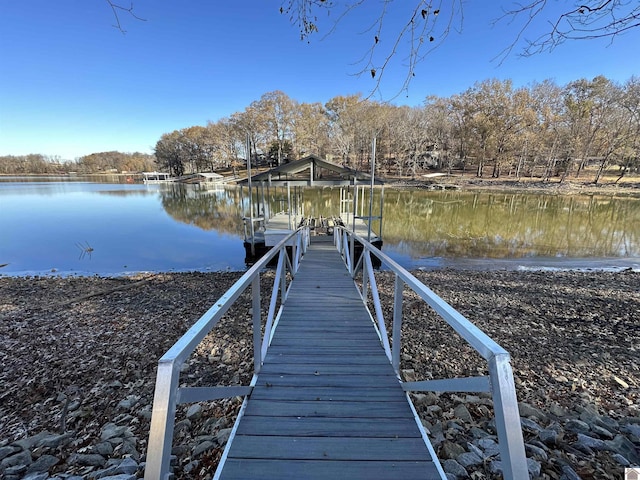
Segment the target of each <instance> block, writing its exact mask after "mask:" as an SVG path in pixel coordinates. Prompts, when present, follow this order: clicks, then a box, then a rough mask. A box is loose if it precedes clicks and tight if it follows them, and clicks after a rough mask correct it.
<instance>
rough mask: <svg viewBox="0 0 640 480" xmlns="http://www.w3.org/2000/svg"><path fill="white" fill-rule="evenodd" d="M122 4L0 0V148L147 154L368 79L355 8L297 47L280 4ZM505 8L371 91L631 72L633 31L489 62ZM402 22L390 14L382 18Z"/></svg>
mask: <svg viewBox="0 0 640 480" xmlns="http://www.w3.org/2000/svg"><path fill="white" fill-rule="evenodd" d="M406 1H409V2H410V0H397V2H396V3H398V4H401V3H402V2H406ZM368 2H369V5H372V6H375V5H377V3H376V1H375V0H368ZM122 3H123V4H127V5H128V2H127V1H126V0H124V1H123V2H122ZM443 3H447V2H446V1H445V2H443ZM559 3H564V2H549V8H551V9H557V8H558V4H559ZM133 4H134V9H135V12H136V13H137V15H139V16H140V17H142V18H144V19H145V20H146V21H144V22H142V21H137V20H135V19H132V18H130V17H128V16H127V15H126V14H125V13H121V20H122V23H123V27H124V28H125V29H126V31H127V33H126V34H124V35H123V34H122V33H120V32H119V31H118V30H117V29H115V28H113V23H114V19H113V15H112V13H111V10H110V8H109V6H108V4H107V3H106V2H105V1H104V0H82V1H80V0H57V1H51V0H20V1H17V2H14V1H8V0H4V1H0V155H25V154H28V153H42V154H46V155H56V156H60V157H61V158H63V159H74V158H76V157H79V156H82V155H87V154H90V153H93V152H100V151H107V150H120V151H123V152H133V151H142V152H148V153H151V152H152V151H153V147H154V145H155V143H156V142H157V140H158V139H159V138H160V135H162V134H163V133H166V132H170V131H172V130H175V129H179V128H184V127H189V126H192V125H205V124H206V123H207V121H208V120H212V121H216V120H218V119H220V118H222V117H225V116H229V115H231V114H232V113H234V112H238V111H242V110H243V109H244V108H245V107H246V106H247V105H249V104H250V103H251V102H252V101H254V100H258V99H259V98H260V97H261V96H262V95H263V94H264V93H266V92H270V91H273V90H282V91H284V92H285V93H287V94H288V95H289V96H290V97H292V98H294V99H296V100H298V101H300V102H322V103H325V102H326V101H327V100H329V99H330V98H332V97H334V96H336V95H346V94H353V93H362V94H364V95H367V94H369V93H370V92H371V90H372V88H373V87H374V86H375V83H374V81H373V80H372V79H371V77H370V76H369V75H362V76H357V75H355V73H357V72H358V70H359V67H358V65H357V61H358V60H359V59H360V58H361V57H362V55H364V54H365V53H366V50H367V48H368V47H369V46H370V44H371V43H370V42H371V39H372V35H373V34H372V33H371V32H370V31H369V32H367V31H366V25H367V22H368V21H369V20H367V19H366V18H363V15H364V14H363V13H358V14H356V15H352V16H350V17H347V18H346V19H345V20H344V21H343V22H341V23H340V24H339V25H338V28H337V29H336V30H335V32H334V33H333V34H332V35H330V36H328V37H326V38H323V35H322V34H318V35H316V36H314V37H312V38H311V43H307V42H301V41H300V37H299V32H298V30H297V28H296V27H295V26H292V25H291V24H290V23H289V21H288V18H287V17H286V16H285V15H281V14H280V13H279V11H278V10H279V8H280V1H279V0H248V1H244V2H241V1H235V2H218V1H216V2H214V1H207V2H205V1H194V0H180V1H178V0H171V1H170V0H134V3H133ZM510 4H511V2H510V0H506V1H504V2H500V3H499V2H486V1H485V2H482V1H480V0H477V1H467V2H465V3H464V23H463V28H462V32H461V33H460V34H458V33H452V34H450V35H449V37H448V38H447V39H446V40H445V41H444V43H443V44H442V45H441V46H440V47H439V48H438V49H437V50H435V51H434V52H432V53H431V54H430V55H429V56H428V57H427V58H426V60H425V61H424V62H422V63H421V64H420V66H419V68H418V69H417V70H416V77H415V79H414V80H413V82H412V83H411V86H410V89H409V92H408V93H402V94H401V95H399V96H397V97H396V94H397V93H398V91H399V89H400V88H401V86H402V82H403V80H404V77H405V75H406V69H405V68H404V67H403V66H402V57H401V56H398V57H396V61H395V62H394V63H392V65H391V67H390V69H389V70H388V71H387V72H386V74H385V77H384V79H383V83H382V85H381V90H380V95H382V97H379V96H378V97H374V98H377V99H380V98H382V99H390V98H393V97H396V98H395V99H394V100H393V103H396V104H408V105H418V104H420V103H422V102H423V100H424V99H425V97H426V96H428V95H440V96H450V95H453V94H456V93H461V92H463V91H464V90H466V89H467V88H469V87H471V86H472V85H473V84H474V83H475V82H477V81H482V80H485V79H489V78H499V79H512V80H513V82H514V84H515V85H516V86H520V85H527V84H530V83H532V82H536V81H542V80H545V79H547V78H550V79H553V80H555V81H556V82H557V83H558V84H560V85H564V84H565V83H567V82H570V81H572V80H577V79H579V78H593V77H595V76H596V75H605V76H606V77H608V78H610V79H612V80H614V81H618V82H624V81H626V80H627V79H629V78H630V77H631V76H632V75H638V74H640V71H639V70H640V68H639V67H640V60H639V59H640V55H638V53H637V50H638V46H640V29H636V30H637V31H632V32H630V33H628V34H626V35H623V36H620V37H617V38H616V39H615V40H614V41H613V43H611V42H610V40H590V41H586V42H584V41H583V42H573V43H567V44H565V45H562V46H560V47H558V48H556V49H555V50H554V51H553V52H551V53H543V54H539V55H536V56H533V57H528V58H523V57H520V56H518V55H517V51H518V47H516V51H515V52H514V53H512V54H511V55H510V56H509V57H508V58H507V59H506V60H505V61H503V62H502V63H498V62H496V61H495V60H493V59H494V57H496V56H497V55H499V54H500V52H501V51H502V50H503V49H504V48H505V47H508V46H509V44H510V43H511V42H512V41H513V40H514V38H515V35H516V33H515V32H516V29H517V25H513V24H511V25H510V24H508V23H507V22H501V23H498V25H497V26H492V24H491V21H492V20H493V19H496V18H497V17H499V16H500V14H501V10H500V5H502V6H505V7H508V6H509V5H510ZM367 11H369V12H374V11H375V9H374V8H373V7H371V8H367ZM548 13H552V11H551V10H549V11H548ZM403 18H404V17H402V15H401V14H396V12H395V11H391V13H390V14H389V16H388V21H387V22H386V25H389V26H391V27H392V26H393V24H394V22H397V21H400V20H402V19H403ZM320 27H321V29H322V30H324V29H326V28H328V23H327V22H323V21H321V22H320ZM533 27H534V28H532V29H531V30H529V31H528V32H527V34H528V35H529V36H533V35H534V34H535V33H536V32H539V31H541V29H542V28H543V27H544V19H542V20H541V21H539V22H538V23H537V24H536V25H534V26H533ZM390 41H391V40H390V39H389V37H383V38H382V39H381V42H390Z"/></svg>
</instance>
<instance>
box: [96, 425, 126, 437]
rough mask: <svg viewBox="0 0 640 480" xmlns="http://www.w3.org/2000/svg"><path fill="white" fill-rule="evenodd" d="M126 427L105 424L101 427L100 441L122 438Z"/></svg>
mask: <svg viewBox="0 0 640 480" xmlns="http://www.w3.org/2000/svg"><path fill="white" fill-rule="evenodd" d="M127 429H128V427H127V426H124V425H120V426H118V425H116V424H115V423H107V424H105V425H103V426H102V431H101V432H100V439H101V440H109V439H110V438H115V437H122V436H123V435H124V433H125V432H126V431H127Z"/></svg>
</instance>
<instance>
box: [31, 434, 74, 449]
mask: <svg viewBox="0 0 640 480" xmlns="http://www.w3.org/2000/svg"><path fill="white" fill-rule="evenodd" d="M72 438H73V433H71V432H67V433H62V434H60V435H47V436H46V437H44V438H42V439H41V440H40V441H38V443H37V445H36V446H37V447H47V448H58V447H60V446H62V445H66V444H67V443H69V442H70V441H71V439H72Z"/></svg>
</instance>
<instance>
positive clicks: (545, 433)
mask: <svg viewBox="0 0 640 480" xmlns="http://www.w3.org/2000/svg"><path fill="white" fill-rule="evenodd" d="M538 438H539V439H540V441H541V442H542V443H544V444H545V445H550V446H551V445H556V444H557V443H558V439H559V438H560V435H559V434H558V432H557V431H556V430H553V429H551V428H546V429H544V430H542V431H541V432H540V433H538Z"/></svg>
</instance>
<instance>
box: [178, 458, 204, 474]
mask: <svg viewBox="0 0 640 480" xmlns="http://www.w3.org/2000/svg"><path fill="white" fill-rule="evenodd" d="M199 465H200V462H199V461H198V460H194V461H192V462H189V463H187V464H186V465H185V466H184V467H182V471H183V472H184V473H187V474H189V473H191V472H193V471H194V470H195V469H196V468H198V466H199Z"/></svg>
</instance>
